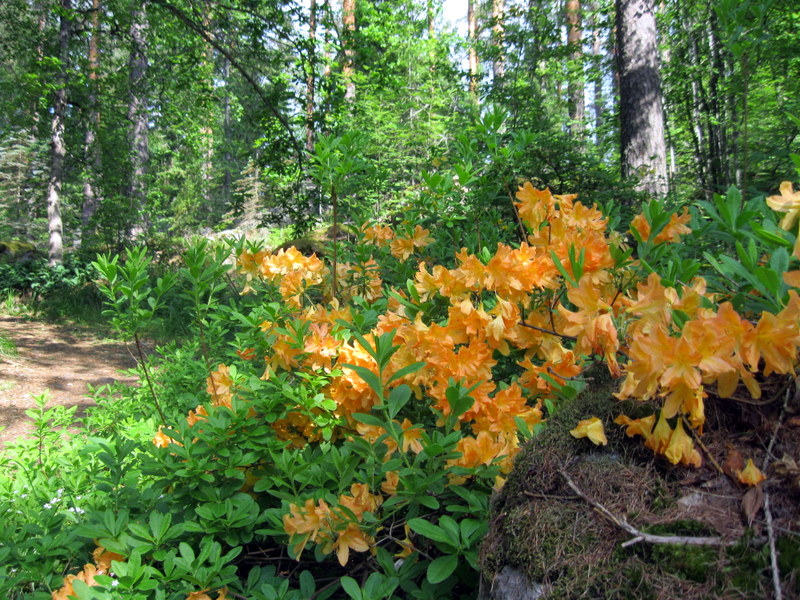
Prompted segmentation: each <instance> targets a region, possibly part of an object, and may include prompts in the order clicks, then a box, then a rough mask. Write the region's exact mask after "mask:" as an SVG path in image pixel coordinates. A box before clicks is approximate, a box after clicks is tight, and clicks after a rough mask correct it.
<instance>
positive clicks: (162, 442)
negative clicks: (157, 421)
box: [153, 425, 183, 448]
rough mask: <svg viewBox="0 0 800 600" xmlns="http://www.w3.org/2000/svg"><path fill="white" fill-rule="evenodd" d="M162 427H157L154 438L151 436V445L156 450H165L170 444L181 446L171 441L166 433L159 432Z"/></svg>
mask: <svg viewBox="0 0 800 600" xmlns="http://www.w3.org/2000/svg"><path fill="white" fill-rule="evenodd" d="M163 427H164V426H163V425H159V426H158V431H157V432H156V434H155V436H153V445H154V446H155V447H156V448H166V447H167V446H169V445H170V444H175V445H176V446H183V444H181V443H180V442H178V441H176V440H173V439H172V438H171V437H169V436H168V435H167V434H166V433H164V432H163V431H161V429H162V428H163Z"/></svg>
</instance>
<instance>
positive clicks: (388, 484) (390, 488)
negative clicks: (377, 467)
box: [381, 471, 400, 496]
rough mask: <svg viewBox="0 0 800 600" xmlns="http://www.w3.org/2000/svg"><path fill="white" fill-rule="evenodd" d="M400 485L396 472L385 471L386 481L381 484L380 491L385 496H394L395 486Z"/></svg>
mask: <svg viewBox="0 0 800 600" xmlns="http://www.w3.org/2000/svg"><path fill="white" fill-rule="evenodd" d="M399 483H400V475H399V474H398V473H397V471H387V472H386V479H385V480H384V482H383V483H382V484H381V491H382V492H383V493H384V494H386V495H387V496H394V495H395V494H396V493H397V485H398V484H399Z"/></svg>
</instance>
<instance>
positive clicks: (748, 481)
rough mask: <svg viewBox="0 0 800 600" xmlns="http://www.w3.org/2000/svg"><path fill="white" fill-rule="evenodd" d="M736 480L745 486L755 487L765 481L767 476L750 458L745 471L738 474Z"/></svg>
mask: <svg viewBox="0 0 800 600" xmlns="http://www.w3.org/2000/svg"><path fill="white" fill-rule="evenodd" d="M736 478H737V479H738V480H739V481H740V482H741V483H743V484H745V485H749V486H753V485H758V484H759V483H761V482H762V481H764V480H765V479H766V478H767V476H766V475H764V474H763V473H762V472H761V471H760V470H759V468H758V467H757V466H756V465H755V464H754V463H753V459H752V458H748V459H747V463H746V464H745V466H744V469H742V470H741V471H737V472H736Z"/></svg>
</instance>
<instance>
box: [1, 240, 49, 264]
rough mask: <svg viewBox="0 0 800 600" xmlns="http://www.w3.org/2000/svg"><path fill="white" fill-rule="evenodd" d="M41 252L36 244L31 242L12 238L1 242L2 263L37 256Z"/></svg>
mask: <svg viewBox="0 0 800 600" xmlns="http://www.w3.org/2000/svg"><path fill="white" fill-rule="evenodd" d="M39 255H40V253H39V251H38V250H36V246H34V245H33V244H31V243H29V242H20V241H19V240H11V241H6V242H0V263H6V264H8V263H13V262H17V261H20V260H30V259H32V258H36V257H37V256H39Z"/></svg>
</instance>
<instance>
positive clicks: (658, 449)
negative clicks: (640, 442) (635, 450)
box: [644, 413, 672, 454]
mask: <svg viewBox="0 0 800 600" xmlns="http://www.w3.org/2000/svg"><path fill="white" fill-rule="evenodd" d="M671 438H672V427H670V426H669V423H667V420H666V419H665V418H664V413H661V414H660V415H659V417H658V421H656V426H655V428H654V429H653V431H652V432H651V433H650V435H649V436H648V437H647V438H646V439H645V442H644V445H645V446H647V447H648V448H650V450H652V451H653V452H655V453H656V454H664V451H665V450H666V449H667V446H669V442H670V439H671Z"/></svg>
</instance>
